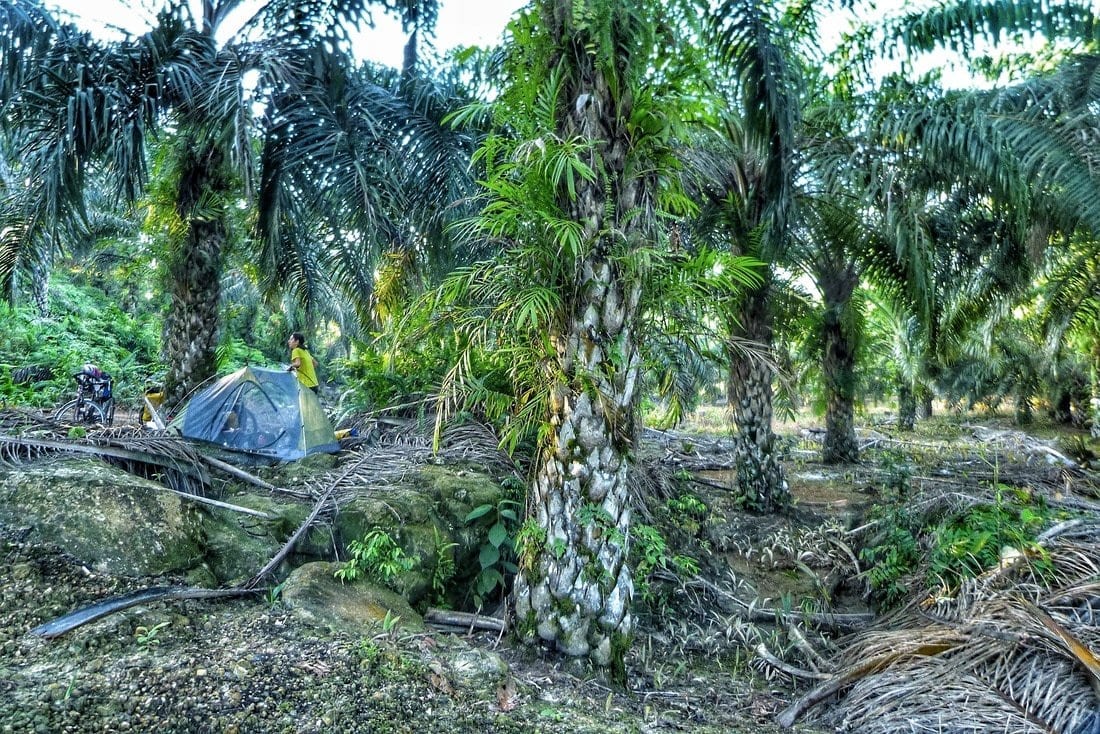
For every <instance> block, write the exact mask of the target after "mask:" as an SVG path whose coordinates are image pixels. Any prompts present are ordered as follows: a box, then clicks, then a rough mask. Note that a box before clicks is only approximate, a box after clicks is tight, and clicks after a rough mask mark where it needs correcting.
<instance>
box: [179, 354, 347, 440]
mask: <svg viewBox="0 0 1100 734" xmlns="http://www.w3.org/2000/svg"><path fill="white" fill-rule="evenodd" d="M169 428H174V429H176V430H177V431H179V433H180V434H181V435H182V436H184V437H185V438H190V439H194V440H197V441H204V442H206V443H211V444H215V445H217V446H220V447H221V448H223V449H227V450H229V451H239V452H243V453H248V454H256V455H260V456H266V457H271V458H274V459H279V460H281V461H295V460H297V459H301V458H303V457H305V456H308V455H310V454H315V453H321V452H326V453H335V452H336V451H339V450H340V444H339V442H337V440H336V436H335V434H334V433H333V430H332V424H331V423H330V422H329V420H328V417H327V416H326V415H325V412H324V410H323V409H322V408H321V403H320V402H319V401H318V400H317V395H316V394H314V392H313V391H312V390H310V389H309V388H307V387H302V384H301V383H300V382H299V381H298V378H297V377H296V376H294V374H292V373H290V372H286V371H283V370H276V369H266V368H263V367H245V368H243V369H240V370H237V371H236V372H233V373H231V374H228V375H225V376H224V377H221V378H219V379H218V380H217V381H216V382H215V383H214V384H213V385H211V386H210V387H207V388H206V389H204V390H202V391H200V392H198V393H196V394H195V396H194V397H193V398H191V400H190V401H189V402H188V403H187V406H186V407H185V408H184V409H183V411H182V412H180V413H179V414H178V415H177V416H176V418H175V419H174V420H173V421H172V424H171V425H170V426H169Z"/></svg>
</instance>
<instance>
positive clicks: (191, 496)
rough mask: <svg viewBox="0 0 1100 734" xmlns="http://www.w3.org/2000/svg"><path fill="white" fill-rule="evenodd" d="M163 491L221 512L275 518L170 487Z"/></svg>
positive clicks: (248, 508) (267, 518)
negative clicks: (227, 511)
mask: <svg viewBox="0 0 1100 734" xmlns="http://www.w3.org/2000/svg"><path fill="white" fill-rule="evenodd" d="M163 489H164V491H166V492H171V493H172V494H175V495H179V496H180V497H183V498H184V499H189V500H191V501H192V502H199V503H202V504H204V505H210V506H211V507H220V508H221V509H223V510H232V511H233V512H241V513H244V514H245V515H252V516H253V517H259V518H263V519H264V520H274V519H275V516H274V515H271V514H269V513H267V512H263V511H262V510H253V509H252V508H251V507H241V506H240V505H231V504H229V503H228V502H221V501H220V500H212V499H210V498H209V497H203V496H201V495H197V494H191V493H190V492H181V491H180V490H178V489H172V488H171V487H163Z"/></svg>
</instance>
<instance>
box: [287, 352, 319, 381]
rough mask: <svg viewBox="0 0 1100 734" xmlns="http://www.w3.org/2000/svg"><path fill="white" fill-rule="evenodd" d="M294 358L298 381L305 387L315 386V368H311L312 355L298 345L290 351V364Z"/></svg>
mask: <svg viewBox="0 0 1100 734" xmlns="http://www.w3.org/2000/svg"><path fill="white" fill-rule="evenodd" d="M294 360H298V369H296V370H294V372H295V374H297V375H298V381H299V382H301V383H302V384H303V385H305V386H306V387H317V370H315V369H314V368H313V355H312V354H310V353H309V352H307V351H306V350H305V349H302V348H301V347H298V348H297V349H295V350H293V351H292V352H291V353H290V361H291V363H292V364H293V362H294Z"/></svg>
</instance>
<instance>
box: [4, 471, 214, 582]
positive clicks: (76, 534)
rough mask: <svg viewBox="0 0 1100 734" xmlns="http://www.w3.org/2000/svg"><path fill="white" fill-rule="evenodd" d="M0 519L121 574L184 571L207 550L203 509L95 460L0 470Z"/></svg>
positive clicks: (137, 574) (77, 556) (85, 561)
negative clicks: (29, 527) (24, 527)
mask: <svg viewBox="0 0 1100 734" xmlns="http://www.w3.org/2000/svg"><path fill="white" fill-rule="evenodd" d="M0 487H2V489H0V521H3V522H6V523H11V524H18V525H28V524H30V525H31V526H32V527H33V529H34V530H33V532H34V535H35V536H36V537H37V539H39V540H42V541H46V542H52V543H56V544H57V545H59V546H61V547H62V548H64V549H65V550H66V552H68V553H70V554H71V555H73V556H75V557H76V558H78V559H80V560H81V561H82V562H84V563H86V564H87V565H89V566H91V567H93V568H96V569H100V570H104V571H108V572H111V573H119V574H124V575H127V576H159V575H162V574H166V573H172V572H180V571H185V570H187V569H189V568H191V567H193V566H196V565H198V564H200V563H201V561H202V560H203V557H204V555H205V547H204V546H205V543H204V540H205V538H204V533H203V527H202V512H201V511H200V510H199V509H198V508H197V507H196V506H195V505H194V504H192V503H190V502H188V501H186V500H184V499H182V498H181V497H179V496H178V495H175V494H172V493H171V492H168V491H166V490H165V489H164V487H162V486H161V485H159V484H157V483H155V482H152V481H149V480H146V479H142V478H140V477H136V476H134V475H132V474H129V473H127V472H124V471H122V470H121V469H117V468H115V467H112V466H110V465H108V464H105V463H103V462H102V461H99V460H98V459H63V460H58V461H49V462H38V463H34V464H25V465H22V466H20V467H19V468H18V469H17V470H7V471H3V472H0Z"/></svg>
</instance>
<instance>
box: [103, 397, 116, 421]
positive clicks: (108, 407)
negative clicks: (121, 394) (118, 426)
mask: <svg viewBox="0 0 1100 734" xmlns="http://www.w3.org/2000/svg"><path fill="white" fill-rule="evenodd" d="M114 422H115V399H114V398H108V399H107V402H106V403H104V404H103V425H105V426H111V425H114Z"/></svg>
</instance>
